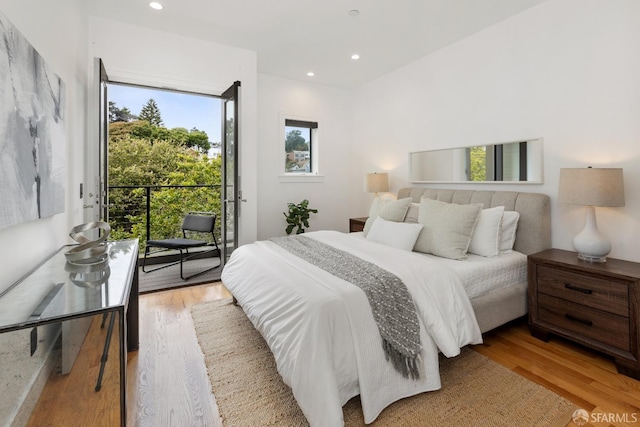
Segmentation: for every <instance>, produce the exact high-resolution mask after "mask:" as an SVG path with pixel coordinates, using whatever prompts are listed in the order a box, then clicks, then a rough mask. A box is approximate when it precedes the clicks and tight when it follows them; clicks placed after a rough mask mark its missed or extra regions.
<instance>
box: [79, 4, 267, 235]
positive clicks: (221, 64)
mask: <svg viewBox="0 0 640 427" xmlns="http://www.w3.org/2000/svg"><path fill="white" fill-rule="evenodd" d="M89 31H90V34H89V37H90V42H91V49H90V56H91V57H100V58H102V60H103V61H104V64H105V67H106V69H107V73H108V74H109V78H110V79H111V80H113V81H118V82H125V83H134V84H143V85H147V86H156V87H158V86H166V87H171V88H175V89H179V90H186V91H193V92H199V93H206V94H213V95H220V94H221V93H222V92H223V91H224V90H225V89H227V88H228V87H229V86H231V85H232V84H233V82H234V81H236V80H240V81H241V88H240V113H239V114H240V118H239V119H240V131H239V133H240V135H239V138H240V145H239V147H240V175H241V182H242V190H243V197H244V198H245V199H247V202H246V203H243V206H242V215H241V218H240V227H239V230H240V236H239V241H240V243H241V244H242V243H247V242H253V241H254V240H255V238H256V233H257V226H256V218H257V206H258V204H257V176H258V175H257V171H256V165H257V156H256V135H257V133H256V108H257V107H256V103H257V100H256V96H257V81H256V80H257V72H256V67H257V65H256V64H257V62H256V61H257V59H256V53H255V52H252V51H249V50H244V49H237V48H233V47H229V46H224V45H220V44H216V43H211V42H207V41H203V40H197V39H192V38H187V37H182V36H178V35H175V34H171V33H168V32H162V31H156V30H150V29H146V28H142V27H137V26H133V25H128V24H123V23H120V22H116V21H112V20H108V19H102V18H98V17H95V16H91V17H90V18H89ZM90 142H91V141H90Z"/></svg>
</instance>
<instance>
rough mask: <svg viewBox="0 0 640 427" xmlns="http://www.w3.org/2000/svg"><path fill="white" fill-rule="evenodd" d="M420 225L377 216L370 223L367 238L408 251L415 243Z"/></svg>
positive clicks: (420, 228)
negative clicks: (371, 223)
mask: <svg viewBox="0 0 640 427" xmlns="http://www.w3.org/2000/svg"><path fill="white" fill-rule="evenodd" d="M422 227H423V225H422V224H408V223H405V222H394V221H387V220H385V219H382V217H377V218H376V219H375V220H374V221H373V225H371V230H369V234H368V235H367V240H371V241H372V242H378V243H383V244H385V245H389V246H393V247H394V248H398V249H402V250H405V251H410V250H412V249H413V246H414V245H415V244H416V240H417V239H418V235H419V234H420V231H421V230H422Z"/></svg>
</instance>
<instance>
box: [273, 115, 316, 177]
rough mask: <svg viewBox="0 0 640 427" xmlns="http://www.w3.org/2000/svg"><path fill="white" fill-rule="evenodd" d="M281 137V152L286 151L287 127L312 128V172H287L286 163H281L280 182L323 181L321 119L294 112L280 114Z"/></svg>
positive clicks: (310, 142)
mask: <svg viewBox="0 0 640 427" xmlns="http://www.w3.org/2000/svg"><path fill="white" fill-rule="evenodd" d="M278 123H279V125H278V126H279V127H278V129H279V132H278V135H279V138H280V144H279V147H280V150H279V153H285V155H286V151H285V148H286V147H285V140H286V134H287V132H286V128H287V127H288V126H290V127H301V128H307V127H308V128H309V129H310V133H309V135H310V141H309V156H310V159H309V161H310V162H311V167H310V169H311V172H286V171H285V165H283V164H280V166H279V168H280V173H279V178H280V182H321V181H323V180H324V175H322V174H321V173H320V155H319V152H320V150H319V146H320V136H319V131H318V128H319V121H318V120H317V119H312V118H309V117H301V116H296V115H293V114H280V118H279V122H278ZM280 159H282V157H280Z"/></svg>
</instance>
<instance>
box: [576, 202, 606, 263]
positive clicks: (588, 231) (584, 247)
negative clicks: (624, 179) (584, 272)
mask: <svg viewBox="0 0 640 427" xmlns="http://www.w3.org/2000/svg"><path fill="white" fill-rule="evenodd" d="M584 209H585V220H584V229H583V230H582V231H581V232H580V233H578V235H577V236H575V237H574V238H573V248H574V249H575V250H576V252H578V259H581V260H584V261H588V262H606V260H607V258H606V256H607V255H609V252H611V243H609V240H608V239H607V238H606V237H604V236H603V235H602V234H600V232H599V231H598V224H597V222H596V211H595V209H594V207H593V206H585V208H584Z"/></svg>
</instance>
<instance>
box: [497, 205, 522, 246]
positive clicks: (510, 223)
mask: <svg viewBox="0 0 640 427" xmlns="http://www.w3.org/2000/svg"><path fill="white" fill-rule="evenodd" d="M519 219H520V213H519V212H517V211H505V212H504V213H503V214H502V226H501V229H502V232H501V235H500V252H504V253H510V252H511V251H512V250H513V245H514V243H515V242H516V230H517V229H518V220H519Z"/></svg>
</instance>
